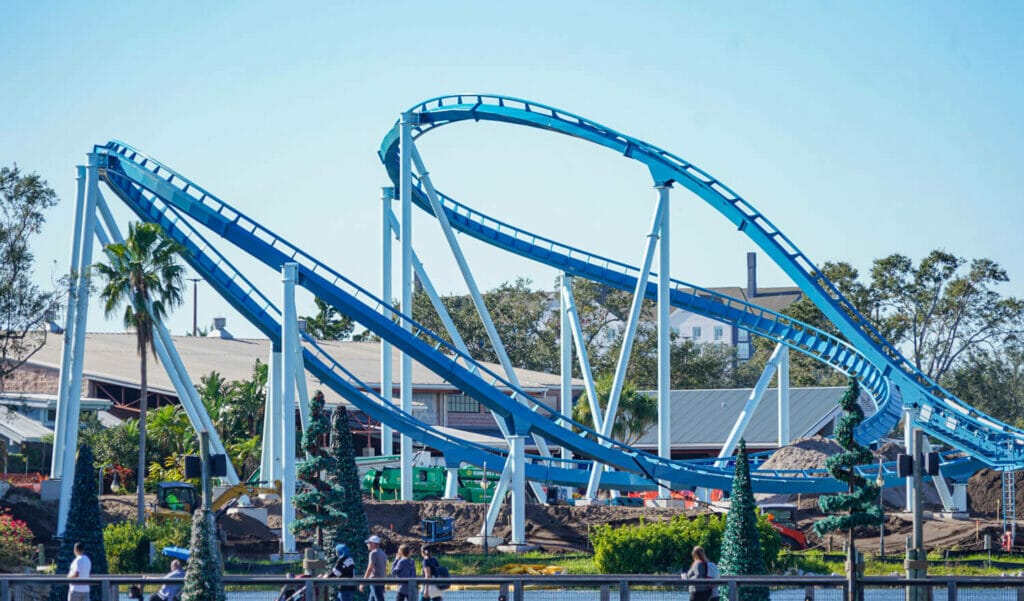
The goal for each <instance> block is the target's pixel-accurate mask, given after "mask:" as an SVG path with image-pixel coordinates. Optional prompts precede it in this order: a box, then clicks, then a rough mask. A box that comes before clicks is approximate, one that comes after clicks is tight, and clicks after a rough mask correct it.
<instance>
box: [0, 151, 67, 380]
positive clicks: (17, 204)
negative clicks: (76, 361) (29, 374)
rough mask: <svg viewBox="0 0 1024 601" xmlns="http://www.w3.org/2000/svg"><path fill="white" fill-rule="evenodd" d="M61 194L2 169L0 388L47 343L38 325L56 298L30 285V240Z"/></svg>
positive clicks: (39, 181)
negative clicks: (9, 376) (47, 210)
mask: <svg viewBox="0 0 1024 601" xmlns="http://www.w3.org/2000/svg"><path fill="white" fill-rule="evenodd" d="M56 204H57V195H56V193H54V191H53V189H51V188H50V186H49V185H48V184H47V183H46V180H44V179H42V178H41V177H39V175H37V174H35V173H29V174H22V172H21V171H20V170H19V169H18V166H17V165H14V166H12V167H0V258H2V260H0V390H3V385H4V381H5V380H6V379H7V376H8V375H9V374H11V373H12V372H13V371H14V370H15V369H17V368H18V367H19V366H20V365H21V364H23V363H24V362H25V361H27V360H28V359H29V357H31V356H32V355H34V354H35V353H36V351H38V350H39V349H40V348H42V346H43V344H45V343H46V333H45V331H41V328H39V324H40V323H41V322H42V321H43V319H44V318H45V316H46V314H47V312H48V311H51V310H53V309H55V308H56V306H57V300H58V297H57V295H56V294H54V293H52V292H43V291H42V290H41V289H40V288H39V286H37V285H36V284H35V283H34V282H33V281H32V268H33V264H34V263H35V256H34V255H33V254H32V249H31V246H30V244H29V243H30V241H31V239H32V237H33V236H35V235H36V234H38V233H39V232H40V231H41V230H42V227H43V224H44V223H45V222H46V218H45V216H44V215H43V213H44V212H45V211H46V209H49V208H50V207H52V206H54V205H56Z"/></svg>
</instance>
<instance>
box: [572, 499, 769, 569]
mask: <svg viewBox="0 0 1024 601" xmlns="http://www.w3.org/2000/svg"><path fill="white" fill-rule="evenodd" d="M758 531H759V533H760V535H761V548H762V549H763V550H764V557H765V561H766V562H767V563H768V566H769V568H772V567H774V566H775V563H776V561H777V560H778V556H779V550H780V548H781V544H782V543H781V541H780V539H779V534H778V533H777V532H776V531H775V529H773V528H772V526H771V523H770V522H769V521H768V518H767V517H766V516H764V515H762V516H760V517H759V518H758ZM724 532H725V515H724V514H707V515H702V516H698V517H696V518H693V519H689V518H687V517H686V516H681V515H680V516H675V517H674V518H672V519H671V520H670V521H668V522H655V523H641V524H639V525H636V526H622V527H619V528H613V527H611V526H609V525H601V526H598V527H596V528H594V529H593V530H591V532H590V544H591V545H592V546H593V548H594V565H595V566H596V567H597V569H598V571H599V572H601V573H603V574H644V573H658V572H661V573H665V572H682V571H684V570H686V569H688V568H689V566H690V562H691V561H692V559H691V554H692V553H693V548H694V547H695V546H697V545H700V546H702V547H704V550H705V551H706V552H707V554H708V557H710V558H711V560H712V561H718V558H719V553H720V552H721V547H722V534H723V533H724Z"/></svg>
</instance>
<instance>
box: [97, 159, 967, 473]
mask: <svg viewBox="0 0 1024 601" xmlns="http://www.w3.org/2000/svg"><path fill="white" fill-rule="evenodd" d="M94 151H95V152H96V153H97V154H98V155H100V159H101V160H100V176H101V177H102V179H103V180H104V181H105V182H106V183H107V184H108V186H109V187H110V188H111V189H112V190H113V191H114V192H115V194H116V195H117V196H118V197H119V198H120V199H121V200H122V201H123V202H125V203H126V204H127V205H128V206H129V207H130V208H131V209H132V210H133V211H134V212H135V213H136V214H137V215H138V216H139V217H140V218H141V219H143V220H145V221H151V222H156V223H160V224H161V225H162V226H163V227H164V228H165V230H166V231H167V232H168V234H169V235H170V236H171V237H172V238H174V239H175V240H177V241H178V242H180V243H182V244H183V245H184V246H185V248H186V253H185V254H186V260H187V261H188V262H189V264H190V265H191V266H192V267H193V268H194V269H196V270H197V272H198V273H200V275H202V276H203V277H204V278H205V279H206V280H207V281H208V282H209V283H210V284H211V285H212V286H213V287H214V288H215V289H216V290H217V291H218V292H219V293H220V294H221V295H222V296H224V298H225V299H227V300H228V302H229V303H231V305H232V306H233V307H234V308H235V309H236V310H238V311H239V312H240V313H242V314H243V315H244V316H245V317H246V318H247V319H249V320H250V321H251V322H252V323H253V324H254V325H256V326H257V327H258V328H259V329H260V331H261V332H263V333H264V334H265V335H266V336H268V337H269V338H270V339H271V340H275V341H279V340H280V324H279V321H278V320H279V317H280V313H279V311H278V310H277V308H276V307H274V306H273V304H272V303H271V302H270V301H269V300H268V299H267V298H266V297H265V296H264V295H263V294H262V293H260V292H259V291H258V290H257V289H256V288H255V287H254V286H253V285H252V284H251V283H250V282H249V281H248V280H247V279H246V278H245V277H244V276H243V275H242V274H241V273H239V272H238V271H237V270H236V269H235V268H234V267H233V266H232V265H231V264H230V262H228V261H227V260H226V259H225V258H224V257H223V256H222V255H221V254H220V253H219V252H218V251H217V249H216V248H214V247H213V246H212V245H211V244H210V243H209V242H208V241H207V240H206V239H205V238H203V237H202V236H201V235H200V234H199V232H197V231H196V230H195V228H194V227H193V226H192V223H191V221H194V222H196V223H198V224H201V225H203V226H205V227H207V228H209V229H210V230H212V231H213V232H215V233H217V234H218V235H220V236H221V237H223V238H224V239H225V240H227V241H228V242H230V243H232V244H234V245H236V246H237V247H239V248H240V249H242V250H243V251H244V252H246V253H247V254H249V255H250V256H252V257H255V258H257V259H258V260H260V261H261V262H263V263H264V264H266V265H267V266H269V267H271V268H273V269H275V270H279V269H280V268H281V267H282V266H283V265H284V264H285V263H288V262H297V263H298V264H299V282H298V283H299V284H300V285H301V286H303V287H305V288H306V289H307V290H309V291H310V292H312V293H313V294H315V295H317V296H319V297H320V298H322V299H324V300H325V301H327V302H328V303H330V304H331V305H332V306H334V307H336V308H337V309H338V310H340V311H342V312H344V313H345V314H347V315H349V316H351V317H352V318H353V319H355V320H356V321H358V322H360V323H361V324H363V325H364V326H366V327H367V328H368V329H370V330H371V331H373V332H375V333H376V334H378V335H380V336H381V337H382V338H384V339H385V340H388V341H390V342H391V343H392V344H394V345H395V347H396V348H398V349H401V350H403V351H405V352H407V353H409V354H410V355H411V356H412V357H413V358H414V360H416V361H418V362H419V363H421V364H423V365H424V366H425V367H427V368H428V369H431V370H432V371H434V372H435V373H437V374H439V375H441V376H442V377H444V378H445V379H447V380H448V381H450V382H452V383H453V384H455V385H457V386H458V387H459V388H461V389H462V390H463V391H464V392H466V393H467V394H469V395H470V396H472V397H473V398H475V399H477V400H479V401H480V402H481V403H482V404H484V405H485V406H487V407H488V408H490V409H492V410H494V411H495V412H496V414H497V415H498V416H499V418H501V419H505V420H506V422H507V424H508V425H509V429H510V430H511V431H513V432H519V433H532V432H536V433H539V434H540V435H542V436H544V437H545V438H547V439H548V440H549V441H554V442H556V443H557V444H561V445H564V446H566V447H568V448H571V449H572V450H573V451H575V452H577V453H579V454H580V455H583V456H585V457H593V458H596V459H597V460H599V461H601V462H602V463H604V464H607V465H612V466H614V467H616V468H618V469H620V470H623V471H622V472H611V473H609V474H607V477H606V479H605V480H604V482H605V486H607V487H609V488H620V489H623V490H629V489H641V488H650V487H651V482H652V481H653V480H656V479H663V480H667V481H669V482H671V483H672V484H673V485H675V486H679V487H685V486H706V487H712V488H724V489H728V488H729V487H730V485H731V478H732V474H731V471H730V470H729V469H727V468H715V467H714V466H713V465H708V464H707V463H706V462H685V461H669V460H666V459H663V458H661V457H657V456H655V455H651V454H649V453H645V452H642V451H639V450H635V449H630V448H628V447H623V446H622V445H620V444H619V443H617V442H614V441H612V446H611V447H606V446H602V445H601V444H599V443H598V442H597V440H598V439H599V438H600V437H599V435H598V434H597V433H595V432H593V431H590V430H588V429H586V428H584V427H582V426H580V425H579V424H575V423H573V422H571V421H568V420H562V419H561V417H560V416H558V415H556V414H552V413H550V410H548V409H547V408H546V407H545V406H543V405H541V404H539V403H538V402H537V401H536V400H535V399H533V398H532V397H529V395H527V394H526V393H524V392H522V391H521V390H517V389H516V387H514V386H512V385H511V384H509V383H508V382H506V381H504V379H503V378H502V377H501V376H499V375H498V374H496V373H494V372H492V371H490V370H489V369H488V368H487V367H486V366H484V365H482V364H479V363H477V362H475V361H473V360H472V359H471V358H469V357H467V356H465V355H463V354H461V353H460V352H458V351H457V350H456V349H453V348H451V347H449V346H447V345H446V344H445V343H444V342H443V341H442V340H441V339H440V338H438V337H437V336H436V335H434V334H433V333H431V332H429V331H427V330H425V329H422V328H420V327H419V326H418V325H417V326H415V327H416V330H414V333H412V334H410V333H408V332H406V331H405V330H403V329H401V328H400V327H399V326H398V325H397V324H396V323H395V322H393V321H391V320H390V319H387V318H385V317H383V315H382V313H381V311H380V309H381V308H382V307H386V305H385V304H384V303H383V302H382V301H381V300H379V299H377V298H376V297H374V296H373V295H372V294H370V293H369V292H367V291H365V290H363V289H362V288H360V287H359V286H357V285H356V284H354V283H352V282H351V281H350V280H348V279H347V278H345V277H343V276H341V275H340V274H338V273H337V272H335V271H333V270H332V269H330V268H329V267H327V266H326V265H324V264H323V263H320V262H319V261H317V260H316V259H314V258H313V257H311V256H309V255H308V254H306V253H304V252H302V251H301V250H299V249H298V248H296V247H295V246H293V245H292V244H290V243H289V242H287V241H286V240H284V239H283V238H281V237H280V236H277V235H276V234H274V233H272V232H270V231H269V230H267V229H266V228H264V227H262V226H261V225H259V224H258V223H256V222H255V221H253V220H251V219H250V218H249V217H247V216H245V215H244V214H242V213H240V212H238V211H237V210H235V209H234V208H232V207H231V206H229V205H227V204H226V203H224V202H222V201H220V200H219V199H217V198H216V197H215V196H213V195H212V194H209V193H208V192H206V191H205V190H203V189H202V188H200V187H199V186H197V185H196V184H194V183H193V182H191V181H189V180H187V179H185V178H184V177H182V176H181V175H179V174H177V173H176V172H174V171H172V170H170V169H168V168H167V167H165V166H164V165H162V164H160V163H159V162H157V161H155V160H154V159H152V158H150V157H147V156H145V155H143V154H142V153H139V152H138V151H136V150H134V149H132V148H130V147H128V146H127V145H125V144H123V143H120V142H110V143H108V144H107V145H106V146H98V147H96V148H95V150H94ZM182 215H185V216H187V217H189V218H190V220H191V221H189V220H186V219H183V218H182ZM389 311H391V312H393V313H395V314H400V313H399V312H398V311H396V310H395V309H394V308H393V307H389ZM410 321H411V320H410ZM304 342H305V344H304V348H303V354H304V359H305V362H306V368H307V369H308V370H310V371H311V372H312V373H313V374H315V375H316V376H317V377H318V378H320V379H321V380H322V381H323V382H324V383H325V384H326V385H328V386H329V387H331V389H332V390H335V391H336V392H338V394H340V395H342V396H343V397H344V398H346V399H347V400H349V401H350V402H352V403H353V404H354V405H355V406H357V407H358V408H360V409H361V410H362V411H364V412H366V413H367V414H368V415H370V416H371V417H372V418H374V419H377V420H379V421H382V422H384V423H387V424H388V425H390V426H392V427H394V428H395V429H397V430H399V431H401V432H404V433H406V434H409V435H411V436H413V437H414V438H416V439H417V440H419V441H420V442H422V443H424V444H427V445H429V446H432V447H435V448H437V449H439V450H441V451H442V452H444V453H445V458H446V461H447V462H448V463H449V465H457V464H458V463H459V462H462V461H465V462H468V463H472V464H475V465H481V464H482V463H483V461H485V460H488V459H490V460H491V461H492V462H493V461H494V460H495V457H504V455H505V454H504V452H503V451H499V450H496V449H490V448H487V447H483V446H481V445H473V444H469V443H467V442H465V441H463V440H459V439H455V438H453V437H451V436H450V435H447V434H445V433H442V432H440V431H437V430H434V429H433V428H431V427H430V426H429V425H427V424H425V423H423V422H421V421H419V420H416V419H415V418H413V417H412V416H410V415H408V414H406V413H403V412H402V411H400V410H399V409H398V408H396V407H395V406H393V405H391V404H389V403H384V402H383V399H381V398H380V397H379V396H377V395H376V394H374V393H372V391H369V390H370V389H369V388H368V387H367V386H366V385H365V384H363V383H361V382H359V381H358V380H357V379H356V378H355V377H354V376H353V375H352V374H351V373H349V372H348V371H347V370H345V368H344V367H343V366H341V365H339V364H338V363H336V362H334V361H333V360H332V359H331V358H330V357H329V356H328V355H327V354H326V353H324V352H323V351H322V350H321V349H319V347H318V346H317V345H316V344H315V342H314V341H312V340H310V339H308V338H306V339H305V341H304ZM510 394H511V396H510ZM574 427H575V428H579V429H580V430H581V432H580V433H579V434H578V433H576V432H574V431H573V430H572V428H574ZM571 464H572V467H566V466H565V465H564V464H563V463H562V462H561V460H558V459H552V458H540V457H530V458H529V462H528V465H527V468H526V469H527V478H529V479H530V480H534V481H538V482H551V483H556V484H564V485H568V486H583V485H584V484H585V482H586V479H587V477H588V476H589V471H590V466H589V464H588V462H586V461H575V460H574V461H572V462H571ZM492 465H493V463H492ZM874 469H877V468H876V466H867V467H866V469H865V474H866V475H867V476H873V475H874V471H873V470H874ZM976 469H977V465H976V464H975V463H974V462H972V461H970V460H963V459H960V460H952V461H947V462H946V463H945V464H944V470H945V472H946V474H947V476H950V477H954V478H955V477H965V476H966V475H969V474H970V473H973V471H975V470H976ZM886 472H887V481H888V483H889V484H890V485H896V484H899V483H901V480H900V479H898V478H896V477H895V474H894V473H893V472H892V466H887V468H886ZM753 481H754V486H755V488H756V489H757V490H759V491H764V492H834V491H838V490H842V486H843V485H841V484H840V483H837V482H836V481H834V480H832V479H831V478H828V477H824V473H823V472H822V471H821V470H759V471H757V472H755V473H754V475H753Z"/></svg>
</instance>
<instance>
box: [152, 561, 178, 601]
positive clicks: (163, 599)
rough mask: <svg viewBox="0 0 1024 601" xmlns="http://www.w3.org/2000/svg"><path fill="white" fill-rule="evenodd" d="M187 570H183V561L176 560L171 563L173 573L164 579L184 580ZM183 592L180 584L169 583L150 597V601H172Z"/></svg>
mask: <svg viewBox="0 0 1024 601" xmlns="http://www.w3.org/2000/svg"><path fill="white" fill-rule="evenodd" d="M184 577H185V570H183V569H182V568H181V561H179V560H177V559H175V560H174V561H172V562H171V571H170V573H168V574H167V575H166V576H164V578H184ZM180 590H181V583H180V582H173V583H168V584H165V585H163V586H161V587H160V590H159V591H157V592H155V593H153V594H152V595H150V596H149V601H171V600H172V599H174V596H175V595H177V594H178V591H180Z"/></svg>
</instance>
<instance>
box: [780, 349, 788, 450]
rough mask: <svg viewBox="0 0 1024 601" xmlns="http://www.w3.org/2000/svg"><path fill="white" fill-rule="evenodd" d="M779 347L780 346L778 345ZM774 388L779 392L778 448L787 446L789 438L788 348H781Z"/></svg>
mask: <svg viewBox="0 0 1024 601" xmlns="http://www.w3.org/2000/svg"><path fill="white" fill-rule="evenodd" d="M780 346H781V345H780ZM776 386H777V387H778V391H779V447H780V448H781V447H784V446H786V445H788V444H789V442H790V440H791V438H790V433H789V426H790V419H789V347H788V346H782V355H781V356H780V357H779V367H778V372H777V377H776Z"/></svg>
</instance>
